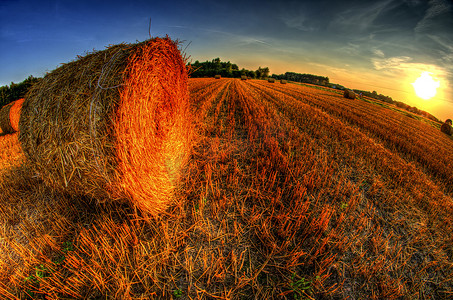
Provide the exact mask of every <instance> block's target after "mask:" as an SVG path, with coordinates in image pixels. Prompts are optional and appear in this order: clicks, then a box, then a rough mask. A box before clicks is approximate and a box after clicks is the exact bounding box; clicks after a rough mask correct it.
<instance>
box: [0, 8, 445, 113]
mask: <svg viewBox="0 0 453 300" xmlns="http://www.w3.org/2000/svg"><path fill="white" fill-rule="evenodd" d="M150 20H151V27H150V26H149V24H150ZM165 35H169V36H170V37H171V38H172V39H177V40H179V41H181V42H182V44H181V48H182V49H183V50H184V52H185V53H186V55H187V56H190V58H189V60H190V61H192V62H194V61H195V60H199V61H206V60H212V59H214V58H216V57H219V58H220V59H221V60H222V61H231V62H232V63H236V64H237V65H238V66H239V67H240V68H246V69H249V70H256V69H258V67H268V68H269V69H270V73H271V74H282V73H285V72H287V71H288V72H297V73H309V74H315V75H320V76H327V77H329V79H330V82H333V83H338V84H341V85H344V86H346V87H349V88H353V89H362V90H367V91H377V92H378V93H381V94H384V95H386V96H390V97H392V98H393V99H394V100H397V101H402V102H405V103H407V104H409V105H411V106H416V107H417V108H419V109H422V110H425V111H428V112H429V113H431V114H433V115H434V116H436V117H438V118H439V119H441V120H445V119H446V118H451V119H453V1H452V0H371V1H369V0H345V1H343V0H342V1H335V0H333V1H328V0H316V1H308V0H307V1H305V0H299V1H285V0H280V1H277V0H273V1H246V0H241V1H226V0H223V1H202V0H192V1H182V0H180V1H172V0H165V1H149V0H148V1H146V0H141V1H140V0H139V1H134V0H128V1H115V0H111V1H97V0H91V1H85V0H77V1H75V0H71V1H66V0H39V1H38V0H37V1H32V0H0V86H2V85H9V84H10V83H11V82H15V83H18V82H21V81H23V80H24V79H25V78H27V77H28V76H29V75H33V76H35V77H42V76H44V75H45V73H46V72H48V71H51V70H54V69H55V68H57V67H58V66H59V65H60V64H62V63H67V62H69V61H72V60H74V59H75V58H76V57H77V55H83V54H85V53H87V52H91V51H93V50H102V49H105V47H106V46H108V45H111V44H118V43H122V42H126V43H134V42H137V41H144V40H146V39H148V38H149V37H150V36H151V37H156V36H160V37H163V36H165ZM424 72H428V74H429V75H430V76H431V78H433V80H434V81H436V82H437V84H438V86H439V87H438V88H437V93H436V95H435V96H434V97H433V98H431V99H428V100H425V99H422V98H420V97H418V96H417V95H416V94H415V92H414V87H413V85H412V84H411V83H413V82H415V81H416V80H417V78H419V77H420V76H421V74H422V73H424Z"/></svg>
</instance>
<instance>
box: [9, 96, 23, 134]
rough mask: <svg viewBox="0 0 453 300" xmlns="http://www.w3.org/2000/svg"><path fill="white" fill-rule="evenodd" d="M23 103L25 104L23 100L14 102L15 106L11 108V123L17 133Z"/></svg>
mask: <svg viewBox="0 0 453 300" xmlns="http://www.w3.org/2000/svg"><path fill="white" fill-rule="evenodd" d="M23 103H24V99H23V98H22V99H19V100H16V101H14V103H13V106H11V109H10V111H9V121H10V123H11V127H12V128H13V130H14V131H15V132H16V131H19V118H20V112H21V110H22V104H23Z"/></svg>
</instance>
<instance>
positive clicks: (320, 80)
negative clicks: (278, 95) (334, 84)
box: [272, 72, 329, 86]
mask: <svg viewBox="0 0 453 300" xmlns="http://www.w3.org/2000/svg"><path fill="white" fill-rule="evenodd" d="M272 77H273V78H276V79H278V80H281V79H284V80H288V81H295V82H301V83H311V84H317V85H324V86H328V85H329V77H324V76H318V75H312V74H301V73H295V72H286V73H285V74H280V75H276V74H272Z"/></svg>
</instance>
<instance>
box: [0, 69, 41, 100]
mask: <svg viewBox="0 0 453 300" xmlns="http://www.w3.org/2000/svg"><path fill="white" fill-rule="evenodd" d="M40 79H41V78H36V77H33V76H32V75H30V76H28V78H27V79H25V80H24V81H22V82H20V83H14V82H11V84H10V85H4V86H0V107H2V106H4V105H6V104H9V103H11V102H13V101H16V100H17V99H20V98H24V97H25V94H26V93H27V92H28V90H29V89H30V88H31V87H32V85H33V84H35V83H37V82H38V81H39V80H40Z"/></svg>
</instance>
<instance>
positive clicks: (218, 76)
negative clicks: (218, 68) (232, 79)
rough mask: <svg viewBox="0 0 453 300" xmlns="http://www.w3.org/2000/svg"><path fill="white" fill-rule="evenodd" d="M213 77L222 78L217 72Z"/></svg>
mask: <svg viewBox="0 0 453 300" xmlns="http://www.w3.org/2000/svg"><path fill="white" fill-rule="evenodd" d="M214 78H215V79H220V78H222V76H220V75H219V74H217V75H215V76H214Z"/></svg>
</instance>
